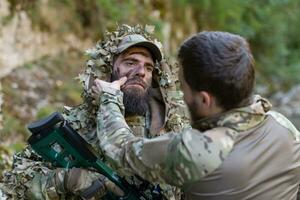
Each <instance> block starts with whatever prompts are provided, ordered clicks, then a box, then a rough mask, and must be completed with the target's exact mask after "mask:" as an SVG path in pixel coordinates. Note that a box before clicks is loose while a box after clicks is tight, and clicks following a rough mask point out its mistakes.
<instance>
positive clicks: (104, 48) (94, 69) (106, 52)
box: [75, 25, 187, 130]
mask: <svg viewBox="0 0 300 200" xmlns="http://www.w3.org/2000/svg"><path fill="white" fill-rule="evenodd" d="M153 31H154V27H153V26H149V25H146V26H145V27H143V26H141V25H137V26H133V27H131V26H128V25H121V26H118V27H117V30H116V31H113V32H107V33H106V36H105V38H104V40H101V41H99V42H98V43H97V44H96V46H95V47H94V48H91V49H88V50H87V51H86V54H87V56H88V60H87V62H86V68H85V71H84V72H83V73H81V74H79V76H78V78H79V80H80V82H81V83H82V84H83V93H82V97H83V100H84V104H83V106H84V105H85V106H84V107H86V106H88V107H86V108H85V110H87V111H88V112H89V116H88V118H89V119H90V120H89V121H90V122H92V121H93V122H94V121H95V120H94V118H95V113H96V110H97V106H96V105H94V104H92V102H93V98H92V96H91V86H92V84H93V81H94V80H95V78H99V79H102V80H106V81H110V77H111V74H112V66H113V58H114V56H115V55H117V54H118V51H117V50H118V45H119V44H120V43H121V41H122V39H123V38H124V37H125V36H128V35H133V34H139V35H141V36H143V37H144V38H146V39H147V40H148V41H150V42H152V43H154V44H155V45H156V46H157V47H158V48H160V50H161V52H162V45H161V43H160V42H159V41H158V40H156V39H153V38H152V33H153ZM162 57H163V58H162V60H161V61H160V62H157V61H156V63H155V70H154V75H153V81H154V82H156V83H157V85H158V87H159V89H160V93H161V96H162V99H163V101H164V103H165V116H164V117H165V119H164V121H165V125H166V126H165V128H167V130H178V129H181V128H182V126H183V125H184V124H186V121H187V118H186V116H187V114H186V111H185V109H184V108H183V107H184V106H182V105H183V104H184V103H183V101H182V93H181V92H180V91H177V90H176V84H175V80H176V75H177V71H178V66H177V65H175V66H171V65H170V64H169V63H168V61H167V60H166V59H165V57H164V56H162ZM179 104H180V105H181V106H180V105H179ZM81 107H82V106H81ZM175 107H182V109H181V111H178V108H176V111H175ZM79 109H80V107H79ZM173 110H174V112H173ZM84 117H87V116H86V114H84V116H83V118H84ZM79 123H80V124H78V126H79V127H78V128H79V129H80V128H81V127H86V126H91V123H89V122H86V123H89V124H86V123H84V124H82V123H83V122H79ZM92 124H93V123H92ZM75 127H76V125H75Z"/></svg>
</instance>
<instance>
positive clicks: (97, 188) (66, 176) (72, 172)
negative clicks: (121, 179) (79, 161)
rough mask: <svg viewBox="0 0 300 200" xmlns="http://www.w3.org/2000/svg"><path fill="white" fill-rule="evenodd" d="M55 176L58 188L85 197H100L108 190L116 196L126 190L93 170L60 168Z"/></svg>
mask: <svg viewBox="0 0 300 200" xmlns="http://www.w3.org/2000/svg"><path fill="white" fill-rule="evenodd" d="M54 178H55V183H56V184H55V185H56V189H57V190H60V191H67V192H70V193H72V194H75V195H79V196H81V197H82V198H84V199H99V198H101V197H103V196H104V195H105V194H106V193H107V192H108V191H110V192H112V193H114V194H115V195H116V196H123V195H124V192H123V191H122V190H121V189H120V188H119V187H118V186H116V185H115V184H114V183H113V182H111V181H110V180H109V179H108V178H106V177H105V176H103V175H101V174H99V173H97V172H95V171H91V170H86V169H81V168H72V169H63V168H58V169H56V173H55V176H54Z"/></svg>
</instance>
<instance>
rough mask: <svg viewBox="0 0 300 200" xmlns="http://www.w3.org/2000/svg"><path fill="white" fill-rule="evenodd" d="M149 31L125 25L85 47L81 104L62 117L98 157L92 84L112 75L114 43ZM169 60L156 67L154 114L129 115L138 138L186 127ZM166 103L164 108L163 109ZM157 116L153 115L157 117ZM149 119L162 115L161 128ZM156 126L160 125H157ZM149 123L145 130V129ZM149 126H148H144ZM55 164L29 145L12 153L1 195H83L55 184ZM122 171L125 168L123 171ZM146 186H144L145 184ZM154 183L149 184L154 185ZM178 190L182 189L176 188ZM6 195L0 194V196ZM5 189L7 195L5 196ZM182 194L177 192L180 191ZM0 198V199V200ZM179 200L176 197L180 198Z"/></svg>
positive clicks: (168, 191) (169, 191)
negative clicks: (10, 166)
mask: <svg viewBox="0 0 300 200" xmlns="http://www.w3.org/2000/svg"><path fill="white" fill-rule="evenodd" d="M147 29H149V27H147V26H146V27H145V28H142V27H141V26H136V27H129V26H127V25H122V26H121V27H118V30H117V31H115V32H113V33H108V34H107V37H106V38H105V39H104V40H103V41H100V42H99V43H97V45H96V47H95V48H93V49H90V50H88V51H87V53H88V55H89V58H90V59H89V60H88V61H87V62H86V69H85V71H84V73H82V74H80V75H79V77H78V79H79V80H80V81H81V82H82V85H83V89H84V90H83V94H82V97H83V101H84V102H83V103H82V104H81V105H79V106H77V107H73V108H70V107H65V110H64V117H65V118H66V120H67V121H68V122H69V123H70V125H71V126H72V127H73V128H74V129H75V130H76V131H77V132H78V133H79V134H80V135H81V136H82V137H83V138H84V139H85V140H86V141H87V142H88V143H90V144H91V145H92V146H93V147H94V150H95V151H96V152H97V153H98V156H99V157H100V158H102V157H103V154H102V152H101V149H100V148H99V143H100V141H99V138H98V135H97V131H96V121H95V118H96V113H97V110H98V106H97V105H95V104H93V102H92V100H93V98H92V97H91V96H90V87H91V84H92V81H93V80H94V79H95V78H101V79H103V80H109V78H110V74H111V63H112V57H113V55H114V53H115V52H114V51H115V48H114V45H116V44H117V43H118V42H119V41H120V40H121V38H122V37H123V36H124V35H126V34H131V33H134V34H142V35H143V36H144V37H146V38H148V39H149V36H148V32H147ZM170 67H172V66H170V65H169V63H168V62H167V60H165V59H163V60H162V61H161V62H160V63H156V65H155V76H154V79H155V80H154V81H156V82H157V85H158V88H156V89H155V91H156V92H154V94H157V95H156V96H154V97H153V98H152V99H151V102H150V107H151V110H152V113H149V116H150V117H149V116H145V117H138V116H136V117H130V118H127V119H126V120H127V123H129V124H130V127H131V129H132V130H134V134H135V135H136V136H140V137H146V138H152V137H156V136H158V135H161V134H164V133H165V132H166V131H179V130H181V129H182V128H183V127H185V126H187V125H188V117H187V112H186V107H185V105H184V103H183V99H182V93H181V92H180V91H178V90H176V83H175V80H176V79H175V78H174V77H175V74H176V69H177V68H176V67H175V68H173V69H170ZM162 107H163V109H161V108H162ZM154 116H155V117H154ZM150 119H152V121H153V119H160V122H159V124H160V126H156V127H153V126H151V123H152V121H149V120H150ZM153 124H157V123H153ZM145 127H146V128H145ZM145 129H148V130H145ZM54 169H55V168H54V167H53V166H52V165H51V163H47V162H45V161H43V160H42V159H41V157H40V156H38V155H37V154H36V153H35V152H33V150H32V149H31V148H30V147H27V148H26V149H25V150H24V151H22V152H20V153H17V154H15V155H14V163H13V169H12V170H10V171H8V172H7V173H5V176H4V179H3V182H2V183H0V186H1V187H0V188H2V191H1V189H0V197H1V195H2V196H3V197H2V198H3V199H5V198H7V199H11V198H12V199H80V198H79V197H76V196H72V194H68V193H67V192H65V191H63V189H60V188H55V186H54V185H55V183H54V182H53V175H54V173H55V172H54ZM121 173H122V172H121ZM122 175H123V176H125V177H126V179H127V180H128V181H129V182H130V183H132V184H135V185H136V187H137V188H140V189H141V190H147V189H148V188H147V187H145V184H144V183H145V181H143V180H142V179H141V178H140V177H138V176H126V173H125V174H122ZM142 186H143V188H141V187H142ZM150 186H151V185H149V187H150ZM160 186H161V187H162V190H163V194H164V196H165V197H166V198H167V199H174V198H175V196H176V195H175V194H174V191H175V189H174V188H171V187H169V186H167V185H160ZM175 192H176V193H177V192H178V191H175ZM1 193H2V194H1ZM4 193H5V194H4ZM177 196H178V197H179V195H177ZM2 198H0V199H2ZM177 199H178V198H177Z"/></svg>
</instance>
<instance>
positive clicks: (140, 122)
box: [125, 115, 146, 127]
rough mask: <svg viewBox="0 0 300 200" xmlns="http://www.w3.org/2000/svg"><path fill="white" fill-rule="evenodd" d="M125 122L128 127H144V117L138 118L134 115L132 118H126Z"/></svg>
mask: <svg viewBox="0 0 300 200" xmlns="http://www.w3.org/2000/svg"><path fill="white" fill-rule="evenodd" d="M125 120H126V122H127V124H128V126H130V127H131V126H144V127H145V126H146V122H145V117H144V116H138V115H134V116H128V117H126V119H125Z"/></svg>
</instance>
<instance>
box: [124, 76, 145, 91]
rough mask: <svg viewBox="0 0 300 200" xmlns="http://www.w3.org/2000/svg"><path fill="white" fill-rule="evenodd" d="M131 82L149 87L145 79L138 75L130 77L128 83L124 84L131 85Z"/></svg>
mask: <svg viewBox="0 0 300 200" xmlns="http://www.w3.org/2000/svg"><path fill="white" fill-rule="evenodd" d="M130 84H138V85H141V86H142V87H143V88H147V84H146V83H145V81H143V80H142V79H141V78H138V77H134V78H131V79H128V80H127V81H126V83H125V84H124V86H126V85H130Z"/></svg>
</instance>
